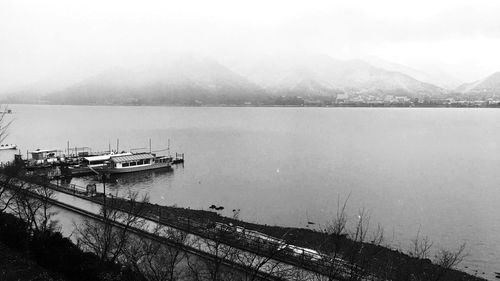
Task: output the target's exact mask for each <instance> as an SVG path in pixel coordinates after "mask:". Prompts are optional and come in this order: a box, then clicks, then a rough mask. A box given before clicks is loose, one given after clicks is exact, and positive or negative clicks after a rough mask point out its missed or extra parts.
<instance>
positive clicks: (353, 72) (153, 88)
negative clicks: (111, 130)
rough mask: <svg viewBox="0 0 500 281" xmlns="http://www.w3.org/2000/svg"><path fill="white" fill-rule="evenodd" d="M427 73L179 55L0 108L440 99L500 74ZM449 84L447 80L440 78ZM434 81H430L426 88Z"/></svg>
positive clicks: (368, 65) (498, 81)
mask: <svg viewBox="0 0 500 281" xmlns="http://www.w3.org/2000/svg"><path fill="white" fill-rule="evenodd" d="M432 77H433V76H432V75H428V74H426V73H424V72H421V71H418V70H415V69H411V68H409V67H405V66H403V65H398V64H393V63H390V62H387V61H383V60H381V59H377V58H367V59H366V60H337V59H334V58H331V57H329V56H326V55H311V56H304V57H300V58H298V57H295V58H290V57H283V58H279V57H270V56H267V57H266V56H262V57H256V58H252V59H250V60H247V62H244V63H233V64H232V65H231V67H227V66H226V65H224V64H222V63H220V62H219V61H216V60H214V59H211V58H206V57H199V56H193V55H190V56H180V57H177V58H174V59H169V60H163V61H157V62H155V63H152V64H144V65H139V66H135V67H128V68H126V67H121V68H113V69H109V70H107V71H104V72H102V73H100V74H98V75H95V76H92V77H88V78H86V79H84V80H82V81H80V82H78V83H74V84H72V85H69V86H66V87H62V88H59V89H55V90H54V89H51V90H50V91H44V92H37V91H36V89H33V87H32V88H29V90H24V91H22V92H12V93H10V94H7V95H4V102H10V103H14V102H33V101H34V100H36V99H38V100H43V101H44V102H48V103H53V104H242V103H245V102H252V103H273V100H274V99H275V98H276V97H283V96H284V97H287V96H288V97H296V96H301V97H304V98H318V97H325V98H333V97H335V96H336V95H337V94H339V93H348V94H356V95H387V94H394V95H406V96H409V97H439V96H442V95H443V94H448V93H462V94H477V93H500V72H498V73H495V74H493V75H491V76H490V77H487V78H484V79H482V80H480V81H476V82H473V83H468V84H463V85H460V86H459V87H458V88H456V89H449V88H448V89H446V88H445V85H446V82H445V81H443V83H440V85H441V86H436V85H435V84H438V83H437V82H439V81H436V80H433V78H432ZM447 81H448V82H449V81H451V80H447ZM433 82H434V83H433Z"/></svg>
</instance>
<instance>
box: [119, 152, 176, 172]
mask: <svg viewBox="0 0 500 281" xmlns="http://www.w3.org/2000/svg"><path fill="white" fill-rule="evenodd" d="M169 162H170V158H168V157H156V156H155V155H154V154H151V153H139V154H133V155H127V156H119V157H112V158H111V159H110V163H111V167H112V168H128V167H135V166H148V165H153V164H158V163H169Z"/></svg>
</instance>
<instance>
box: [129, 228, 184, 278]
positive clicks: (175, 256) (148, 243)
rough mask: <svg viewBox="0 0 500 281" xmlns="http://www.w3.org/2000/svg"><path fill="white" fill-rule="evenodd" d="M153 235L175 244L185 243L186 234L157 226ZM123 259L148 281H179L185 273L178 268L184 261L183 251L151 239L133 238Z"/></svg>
mask: <svg viewBox="0 0 500 281" xmlns="http://www.w3.org/2000/svg"><path fill="white" fill-rule="evenodd" d="M153 234H154V235H157V236H160V237H163V238H166V239H168V240H171V241H173V242H174V243H176V244H186V243H187V234H186V233H185V232H183V231H180V230H176V229H173V228H167V227H163V226H158V227H156V228H155V230H154V231H153ZM125 258H126V263H127V264H128V265H131V266H132V268H133V269H134V270H136V271H137V272H140V273H141V274H142V275H143V276H144V277H145V278H146V279H147V280H149V281H176V280H180V278H181V276H182V275H183V272H184V271H185V270H182V269H181V268H180V263H181V261H182V260H184V259H185V252H184V251H182V250H181V249H180V248H177V247H174V246H170V245H166V244H164V243H161V242H158V241H153V240H151V239H143V238H139V237H135V238H134V239H133V243H131V245H129V247H127V248H126V249H125Z"/></svg>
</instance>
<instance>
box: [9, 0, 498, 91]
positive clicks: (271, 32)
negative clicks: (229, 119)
mask: <svg viewBox="0 0 500 281" xmlns="http://www.w3.org/2000/svg"><path fill="white" fill-rule="evenodd" d="M499 15H500V1H494V0H492V1H478V0H476V1H457V0H446V1H438V0H429V1H428V0H424V1H422V0H419V1H402V0H387V1H385V0H384V1H352V0H351V1H333V0H328V1H312V0H308V1H293V0H280V1H272V0H263V1H260V0H257V1H256V0H252V1H236V0H227V1H218V0H211V1H206V0H204V1H203V0H201V1H193V0H191V1H190V0H188V1H186V0H182V1H147V0H141V1H124V0H120V1H105V0H98V1H93V0H84V1H78V0H76V1H67V0H44V1H36V0H33V1H24V0H12V1H8V0H0V90H6V89H11V88H15V87H18V86H20V85H23V84H29V83H33V82H37V81H45V80H51V81H53V82H56V83H58V82H60V81H72V80H75V81H76V80H78V79H81V78H83V77H85V76H87V75H90V74H96V73H97V72H99V71H101V70H103V69H106V68H109V67H111V66H115V65H127V64H130V63H136V62H141V61H147V60H156V59H161V58H163V57H167V56H170V55H172V53H176V52H192V53H201V54H203V55H209V56H213V57H215V58H222V59H224V57H227V56H246V55H248V54H261V53H263V54H287V55H300V54H315V53H320V54H328V55H330V56H332V57H334V58H338V59H351V58H363V57H366V56H377V57H380V58H383V59H386V60H389V61H392V62H396V63H401V64H405V65H408V66H410V67H414V68H417V69H420V70H423V71H426V72H431V73H432V72H439V71H444V72H446V73H448V74H450V75H452V76H455V77H457V78H459V79H461V80H463V81H472V80H476V79H479V78H482V77H484V76H486V75H489V74H491V73H493V72H496V71H500V51H499V50H500V16H499Z"/></svg>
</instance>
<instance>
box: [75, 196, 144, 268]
mask: <svg viewBox="0 0 500 281" xmlns="http://www.w3.org/2000/svg"><path fill="white" fill-rule="evenodd" d="M129 198H130V201H129V202H125V201H124V200H106V204H105V205H103V206H102V208H101V212H100V215H101V220H100V221H99V220H95V219H89V218H85V219H84V220H83V223H82V225H81V226H78V225H76V226H75V230H76V234H77V237H78V238H77V243H78V245H79V246H81V247H82V248H84V249H86V250H89V251H91V252H93V253H94V254H96V255H97V256H98V257H99V259H101V260H102V261H109V262H116V261H118V259H119V258H121V257H122V255H123V254H124V250H125V248H126V247H127V246H128V245H129V242H130V237H131V235H130V230H131V228H138V229H141V228H142V227H143V226H144V220H143V219H142V217H143V216H144V214H145V213H146V211H147V203H148V202H149V198H148V196H147V195H145V196H143V197H142V198H141V199H140V200H139V201H138V200H137V198H138V193H132V192H131V193H130V195H129Z"/></svg>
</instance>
